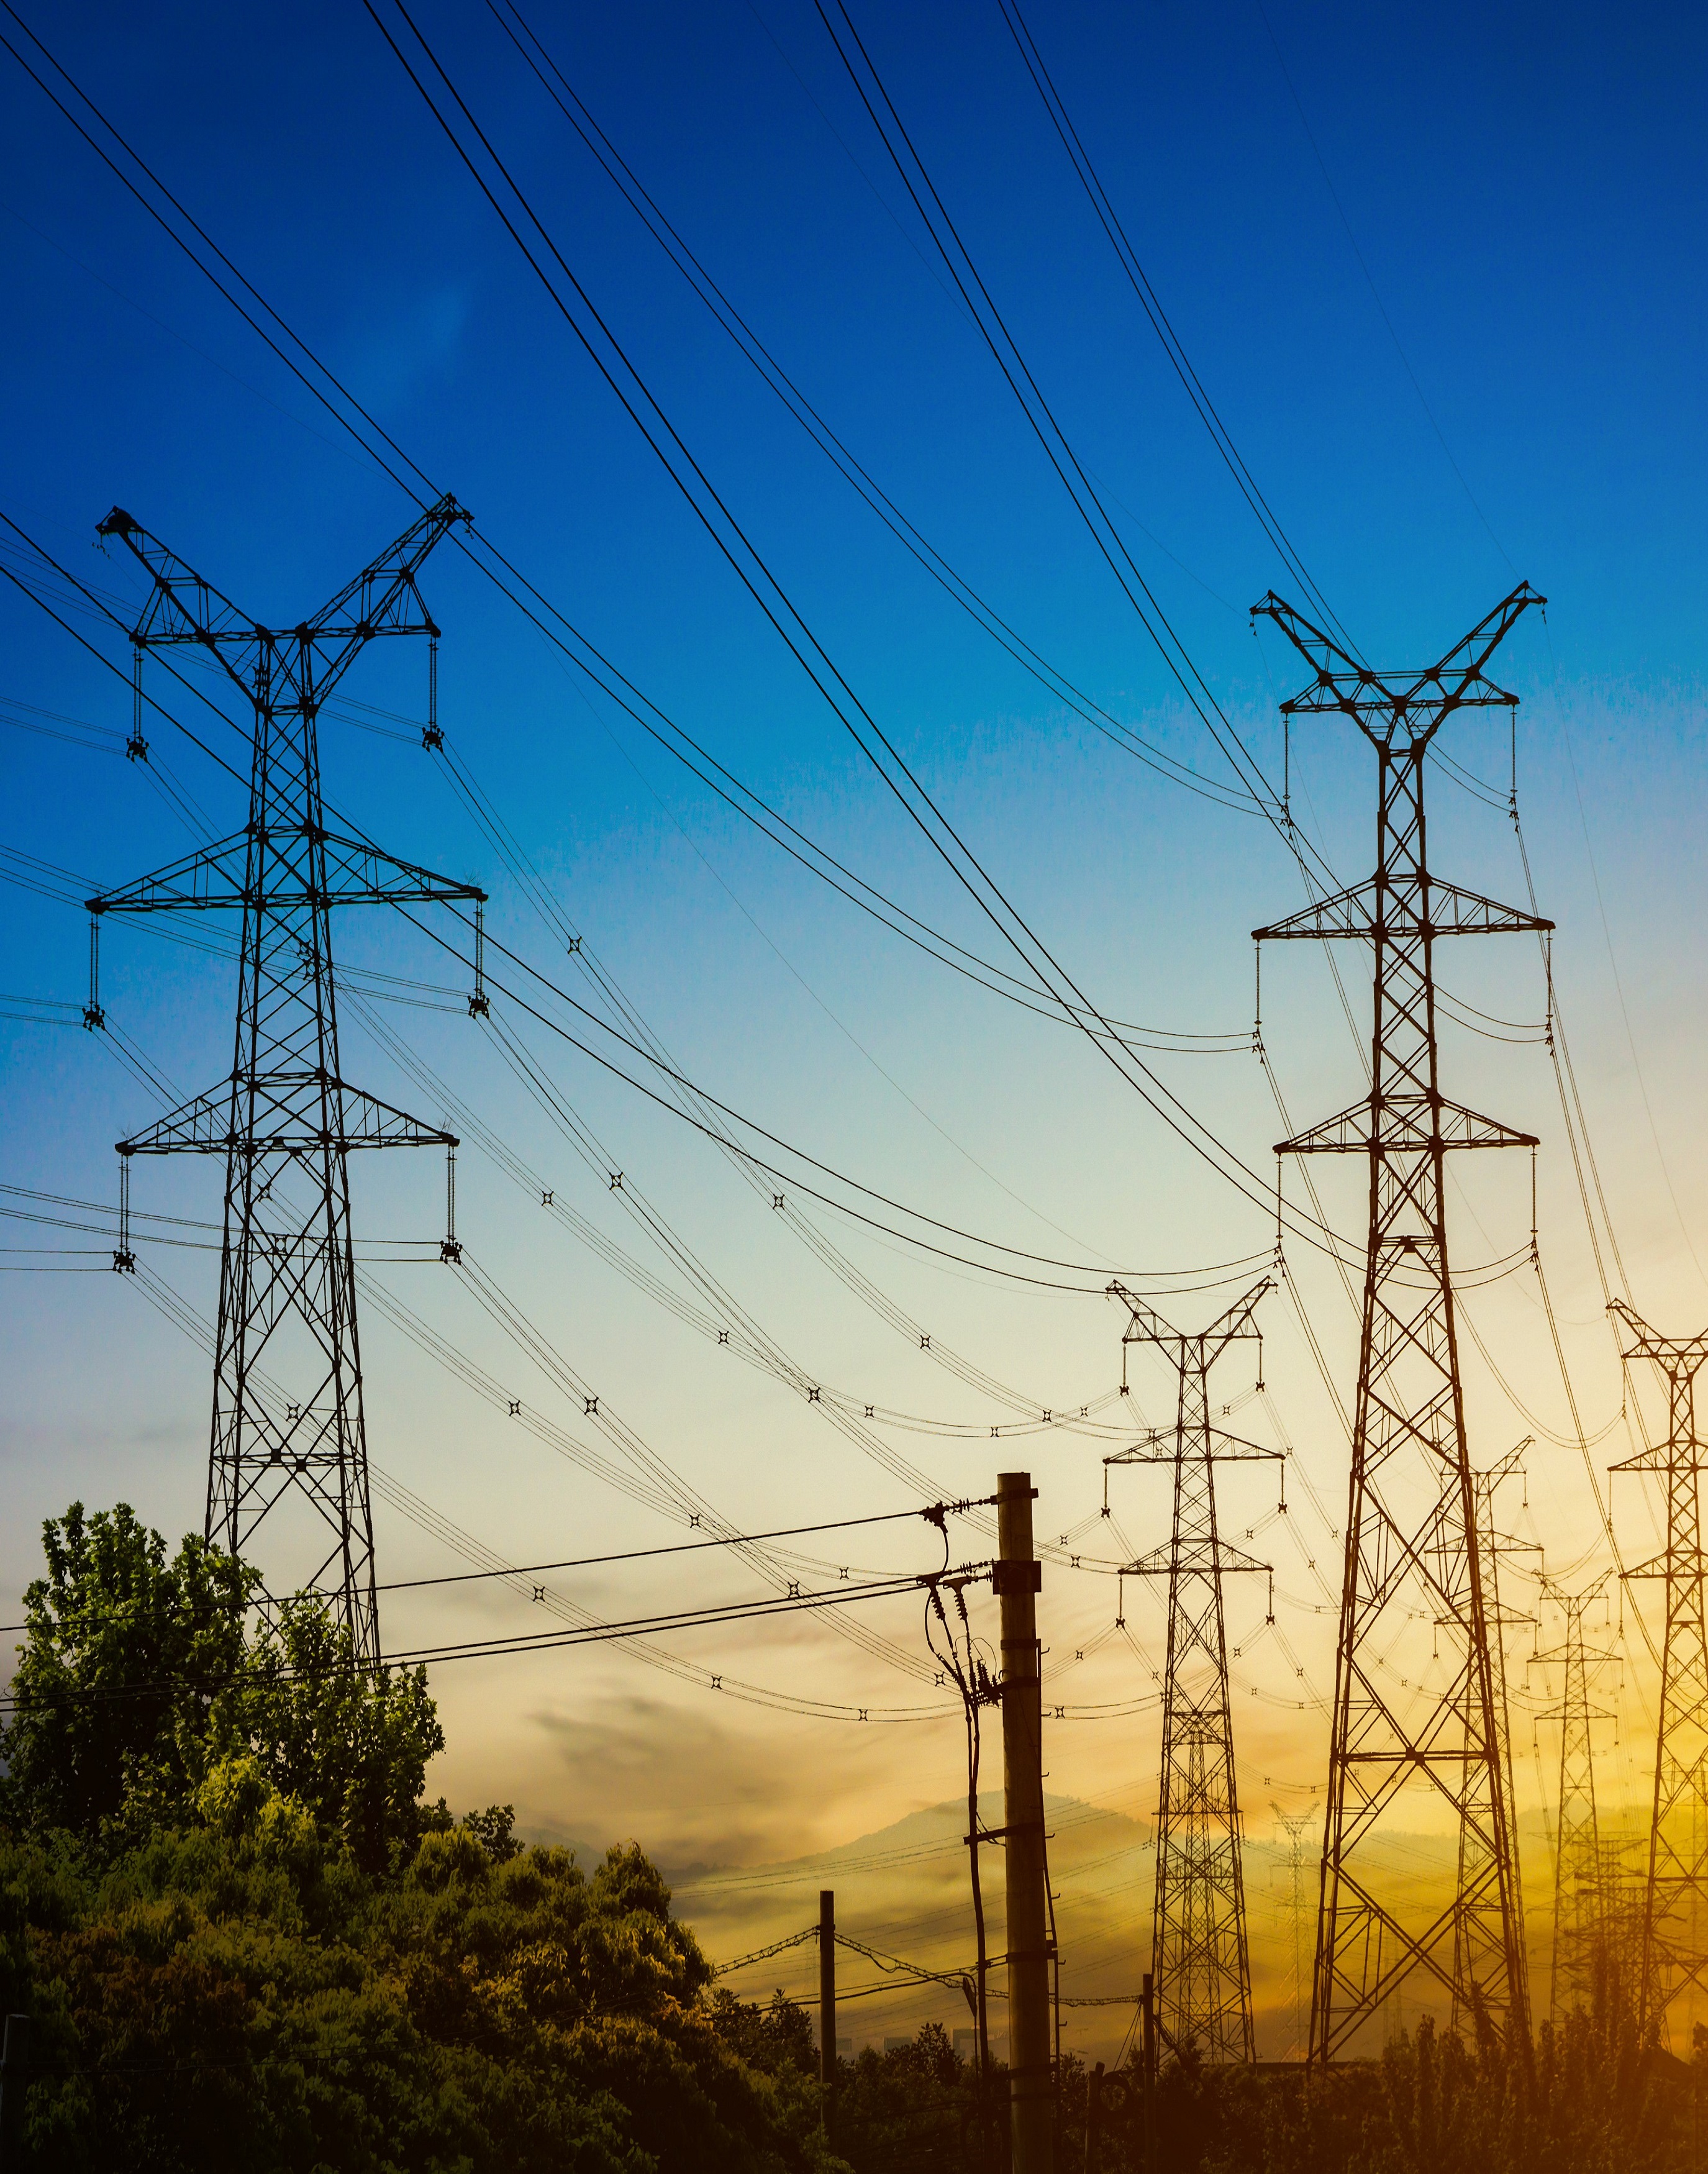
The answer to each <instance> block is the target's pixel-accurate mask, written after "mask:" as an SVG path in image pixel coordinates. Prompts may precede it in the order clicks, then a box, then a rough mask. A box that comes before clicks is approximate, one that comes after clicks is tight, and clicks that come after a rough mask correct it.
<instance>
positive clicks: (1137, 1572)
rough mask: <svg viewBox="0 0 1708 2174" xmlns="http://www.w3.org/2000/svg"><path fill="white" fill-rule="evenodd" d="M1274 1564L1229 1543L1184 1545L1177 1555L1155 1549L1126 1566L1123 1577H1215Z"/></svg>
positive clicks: (1267, 1569)
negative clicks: (1173, 1575)
mask: <svg viewBox="0 0 1708 2174" xmlns="http://www.w3.org/2000/svg"><path fill="white" fill-rule="evenodd" d="M1274 1567H1275V1566H1274V1564H1273V1563H1266V1562H1259V1561H1258V1560H1257V1557H1256V1556H1255V1555H1247V1554H1246V1552H1245V1550H1244V1549H1241V1548H1236V1547H1234V1546H1233V1545H1231V1544H1230V1543H1229V1542H1228V1541H1226V1540H1221V1541H1219V1542H1215V1543H1204V1544H1200V1545H1198V1546H1197V1547H1194V1546H1192V1545H1191V1544H1189V1543H1184V1542H1183V1543H1182V1544H1181V1547H1180V1549H1179V1551H1178V1553H1177V1554H1175V1553H1174V1552H1173V1551H1171V1550H1170V1549H1168V1548H1152V1549H1150V1551H1149V1554H1146V1555H1140V1556H1139V1557H1138V1559H1137V1560H1136V1561H1133V1562H1130V1563H1125V1564H1123V1565H1122V1576H1123V1577H1168V1576H1170V1575H1172V1574H1173V1573H1175V1572H1176V1571H1177V1572H1178V1573H1179V1575H1180V1576H1181V1577H1215V1576H1219V1574H1220V1573H1221V1572H1222V1571H1273V1569H1274Z"/></svg>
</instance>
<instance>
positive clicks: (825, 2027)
mask: <svg viewBox="0 0 1708 2174" xmlns="http://www.w3.org/2000/svg"><path fill="white" fill-rule="evenodd" d="M819 2082H820V2083H822V2084H823V2085H824V2089H825V2090H827V2091H834V2090H835V2088H836V1893H835V1889H834V1888H830V1887H821V1888H820V1889H819ZM829 2117H830V2107H829V2106H828V2104H827V2105H826V2106H825V2118H826V2121H827V2123H828V2121H829Z"/></svg>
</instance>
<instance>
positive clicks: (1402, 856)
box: [1253, 583, 1552, 2063]
mask: <svg viewBox="0 0 1708 2174" xmlns="http://www.w3.org/2000/svg"><path fill="white" fill-rule="evenodd" d="M1543 601H1545V600H1544V599H1543V598H1539V597H1538V595H1537V594H1536V592H1535V591H1534V590H1533V589H1532V588H1531V587H1529V585H1528V584H1527V583H1523V584H1521V585H1520V587H1517V588H1516V589H1515V590H1514V591H1513V592H1512V593H1511V595H1510V596H1509V597H1507V598H1505V599H1504V601H1503V602H1502V603H1500V604H1498V605H1497V606H1496V607H1495V608H1494V610H1493V611H1492V612H1490V613H1489V615H1488V617H1487V618H1486V619H1484V620H1482V622H1481V623H1480V624H1479V625H1477V626H1476V627H1474V628H1473V630H1472V631H1471V632H1470V633H1469V634H1467V635H1466V636H1465V638H1464V640H1463V641H1460V642H1458V643H1457V644H1456V645H1455V646H1454V647H1453V648H1452V649H1451V650H1449V651H1448V652H1447V654H1446V656H1445V657H1442V658H1441V659H1440V662H1438V663H1435V664H1434V665H1431V666H1430V667H1428V668H1425V669H1424V670H1422V671H1408V672H1403V673H1378V672H1375V671H1372V670H1370V669H1369V668H1367V667H1365V666H1364V665H1361V664H1359V662H1358V661H1357V660H1356V659H1355V658H1354V657H1349V655H1348V654H1347V652H1345V651H1344V650H1343V649H1342V648H1341V647H1340V646H1338V644H1337V643H1335V642H1333V641H1331V640H1330V639H1329V637H1328V636H1327V635H1325V634H1323V633H1322V632H1321V631H1320V630H1318V629H1317V628H1316V627H1315V626H1313V625H1311V623H1310V622H1309V621H1308V620H1306V619H1303V618H1301V617H1300V614H1298V613H1297V612H1295V610H1294V609H1293V608H1292V607H1291V605H1289V604H1287V603H1283V602H1282V601H1281V600H1280V598H1278V597H1276V596H1275V595H1273V593H1271V594H1270V595H1268V596H1267V597H1265V598H1264V599H1263V601H1262V603H1259V604H1257V606H1255V607H1254V610H1253V616H1254V618H1255V617H1256V616H1257V615H1259V614H1262V616H1264V617H1267V618H1269V619H1273V621H1274V622H1275V624H1276V625H1278V627H1279V628H1280V629H1281V630H1282V632H1283V633H1284V634H1285V635H1287V637H1288V639H1289V641H1291V642H1292V643H1293V645H1294V646H1295V648H1296V649H1297V650H1298V651H1299V652H1300V655H1301V656H1302V657H1304V658H1305V661H1306V662H1308V663H1309V664H1310V665H1311V668H1312V673H1313V679H1312V682H1311V685H1310V686H1308V687H1307V688H1305V690H1304V691H1303V692H1302V693H1300V694H1299V695H1295V696H1293V697H1292V698H1291V699H1290V700H1288V701H1285V702H1284V703H1283V704H1282V706H1281V707H1282V711H1283V712H1284V715H1286V716H1287V717H1295V716H1301V715H1311V714H1329V715H1338V716H1342V717H1349V718H1350V719H1351V720H1352V721H1353V722H1354V724H1356V725H1357V726H1358V727H1359V731H1360V732H1362V733H1363V734H1364V735H1365V738H1367V739H1368V740H1369V742H1370V745H1371V746H1372V747H1373V748H1374V749H1375V750H1376V771H1377V800H1376V807H1377V815H1376V873H1375V874H1374V875H1373V876H1372V877H1371V878H1370V879H1369V881H1367V882H1365V883H1362V884H1357V885H1355V886H1354V888H1352V889H1351V890H1345V891H1343V892H1341V893H1340V894H1339V895H1338V896H1336V897H1333V898H1330V899H1326V900H1320V901H1318V902H1317V903H1316V904H1314V905H1312V906H1309V907H1307V908H1306V909H1305V911H1303V912H1301V913H1297V914H1295V915H1293V916H1291V917H1289V919H1287V920H1285V921H1281V922H1276V923H1274V924H1273V926H1271V927H1267V928H1260V929H1257V930H1255V931H1254V932H1253V933H1254V935H1255V937H1256V938H1257V940H1258V941H1259V942H1260V943H1261V942H1266V941H1273V940H1277V939H1283V938H1326V939H1330V940H1332V939H1335V938H1356V939H1359V940H1361V941H1364V942H1366V943H1368V944H1370V945H1371V947H1372V949H1373V951H1374V955H1375V956H1374V1019H1373V1025H1372V1032H1371V1038H1370V1093H1369V1095H1368V1096H1367V1097H1365V1099H1364V1100H1363V1101H1359V1102H1358V1103H1356V1104H1354V1106H1353V1107H1351V1108H1350V1109H1348V1110H1345V1111H1342V1112H1341V1113H1340V1114H1339V1115H1338V1116H1337V1117H1330V1118H1328V1119H1327V1120H1326V1121H1325V1122H1322V1123H1321V1124H1318V1125H1316V1126H1313V1127H1312V1128H1311V1129H1310V1130H1309V1131H1307V1132H1305V1133H1300V1134H1299V1135H1298V1136H1297V1137H1296V1138H1293V1139H1289V1140H1284V1141H1282V1142H1280V1143H1279V1144H1278V1147H1277V1149H1276V1152H1277V1154H1278V1155H1318V1154H1324V1153H1343V1154H1346V1153H1351V1154H1359V1155H1365V1157H1366V1158H1367V1159H1368V1163H1369V1170H1370V1230H1369V1237H1368V1241H1367V1247H1366V1252H1365V1288H1364V1302H1363V1318H1362V1325H1361V1333H1360V1343H1359V1381H1358V1394H1357V1401H1356V1405H1355V1408H1354V1421H1353V1446H1352V1476H1351V1484H1350V1490H1349V1509H1348V1515H1347V1526H1346V1559H1345V1571H1344V1577H1343V1586H1342V1598H1341V1609H1340V1636H1339V1645H1338V1653H1337V1658H1336V1667H1335V1692H1334V1708H1333V1715H1332V1729H1331V1746H1330V1764H1329V1777H1328V1803H1327V1810H1326V1814H1325V1822H1324V1840H1323V1866H1322V1896H1321V1901H1320V1906H1319V1911H1318V1923H1317V1949H1316V1974H1315V1982H1314V1986H1313V1993H1312V2010H1311V2058H1312V2060H1313V2061H1316V2062H1318V2063H1326V2062H1328V2061H1330V2060H1332V2059H1334V2058H1337V2057H1339V2056H1343V2055H1345V2054H1347V2053H1349V2052H1351V2051H1352V2050H1354V2040H1355V2039H1356V2038H1357V2036H1358V2034H1359V2031H1361V2030H1362V2029H1363V2028H1364V2026H1365V2025H1367V2024H1368V2023H1370V2021H1371V2020H1373V2019H1374V2018H1375V2017H1376V2014H1377V2011H1378V2009H1380V2007H1381V2004H1382V2003H1383V2002H1384V2001H1385V2000H1386V1998H1388V1996H1389V1995H1390V1994H1392V1993H1394V1992H1395V1991H1396V1990H1397V1989H1398V1988H1399V1987H1402V1986H1403V1985H1405V1984H1406V1982H1407V1981H1408V1980H1409V1979H1412V1978H1413V1977H1416V1976H1419V1975H1421V1976H1422V1977H1424V1978H1425V1979H1427V1980H1430V1981H1433V1983H1434V1986H1435V1988H1436V1989H1437V1990H1438V1991H1439V1993H1441V1994H1444V1995H1445V1996H1446V1999H1447V2002H1448V2004H1449V2005H1450V2008H1451V2014H1452V2016H1453V2018H1454V2020H1464V2019H1468V2018H1469V2017H1470V2016H1471V2015H1473V2014H1480V2015H1481V2016H1482V2017H1483V2018H1484V2019H1486V2020H1487V2022H1488V2023H1489V2025H1492V2026H1493V2028H1494V2030H1495V2031H1497V2032H1498V2033H1499V2034H1500V2035H1501V2036H1503V2037H1505V2038H1506V2039H1508V2040H1509V2041H1511V2042H1513V2043H1515V2044H1517V2045H1522V2046H1527V2044H1528V2029H1529V2005H1528V1987H1527V1966H1526V1960H1525V1950H1524V1939H1523V1923H1524V1920H1523V1914H1522V1905H1521V1902H1520V1898H1519V1893H1518V1865H1517V1852H1516V1840H1515V1830H1514V1824H1513V1818H1512V1807H1511V1801H1510V1791H1509V1787H1508V1784H1507V1772H1506V1760H1505V1728H1504V1725H1503V1717H1502V1716H1501V1714H1500V1687H1499V1681H1498V1673H1497V1670H1496V1668H1495V1667H1494V1660H1493V1657H1492V1654H1491V1649H1490V1632H1491V1629H1492V1627H1493V1626H1492V1624H1491V1620H1490V1609H1489V1599H1488V1597H1487V1595H1486V1594H1485V1591H1484V1584H1485V1579H1484V1563H1483V1560H1482V1550H1481V1549H1480V1548H1479V1547H1478V1539H1477V1506H1476V1494H1475V1475H1474V1474H1473V1470H1472V1467H1471V1462H1470V1458H1469V1456H1468V1454H1467V1445H1466V1436H1465V1414H1464V1399H1463V1394H1462V1388H1461V1385H1460V1376H1459V1357H1458V1346H1457V1334H1456V1329H1455V1323H1454V1312H1453V1291H1452V1284H1451V1277H1450V1274H1449V1269H1448V1260H1447V1233H1446V1219H1445V1212H1444V1207H1443V1198H1442V1195H1443V1190H1444V1166H1445V1162H1446V1154H1447V1152H1448V1150H1449V1149H1469V1148H1503V1147H1534V1146H1535V1144H1536V1142H1535V1140H1534V1138H1532V1135H1530V1134H1529V1133H1519V1132H1515V1131H1513V1130H1512V1129H1511V1128H1510V1127H1508V1126H1506V1125H1503V1124H1500V1123H1497V1122H1495V1121H1494V1120H1493V1119H1492V1118H1489V1117H1482V1116H1480V1115H1478V1112H1477V1111H1473V1110H1468V1109H1464V1108H1462V1107H1460V1106H1458V1105H1457V1104H1456V1103H1453V1102H1450V1101H1448V1100H1447V1099H1446V1096H1445V1095H1443V1094H1442V1093H1441V1090H1440V1079H1439V1076H1438V1075H1439V1067H1438V1057H1437V1043H1436V1027H1435V957H1434V955H1435V942H1436V940H1437V939H1438V938H1440V937H1443V936H1469V935H1493V934H1497V933H1503V932H1507V931H1516V930H1522V929H1547V928H1549V927H1551V926H1552V924H1551V923H1550V922H1546V921H1543V920H1541V919H1539V918H1538V917H1536V916H1535V915H1532V914H1526V913H1519V912H1516V911H1513V910H1512V909H1511V908H1510V907H1507V906H1500V905H1497V904H1496V903H1495V902H1494V900H1490V899H1487V898H1484V897H1482V896H1480V895H1478V894H1477V893H1475V892H1473V891H1467V890H1462V888H1460V886H1458V885H1457V884H1451V883H1446V882H1443V881H1442V880H1441V879H1440V878H1439V877H1435V876H1433V875H1431V873H1430V868H1429V862H1428V856H1427V852H1426V834H1425V830H1424V757H1425V754H1426V753H1427V751H1428V749H1429V746H1430V741H1431V740H1432V739H1433V738H1434V737H1435V733H1437V731H1438V730H1439V729H1440V727H1441V725H1442V723H1443V722H1445V721H1446V719H1447V718H1448V717H1451V716H1452V715H1453V713H1454V712H1455V711H1457V710H1460V709H1465V708H1473V707H1484V706H1500V707H1504V708H1508V709H1510V708H1511V706H1513V705H1514V704H1515V703H1516V699H1517V698H1516V696H1515V695H1510V694H1507V693H1505V691H1504V690H1501V689H1500V688H1499V687H1497V686H1495V685H1494V684H1493V683H1492V682H1491V681H1490V680H1489V679H1488V678H1487V677H1486V676H1485V673H1484V667H1485V666H1486V665H1487V663H1488V662H1489V657H1491V656H1492V655H1493V653H1494V650H1495V648H1496V647H1497V646H1499V644H1500V641H1502V640H1503V639H1504V638H1505V635H1506V634H1507V633H1508V631H1509V630H1511V626H1512V625H1513V624H1514V622H1515V621H1516V619H1517V618H1518V617H1519V615H1520V614H1521V613H1522V612H1523V611H1524V610H1525V609H1526V608H1527V606H1529V605H1530V604H1532V603H1542V602H1543ZM1419 1613H1421V1614H1424V1617H1425V1620H1433V1621H1434V1622H1435V1625H1437V1630H1438V1635H1439V1636H1440V1641H1441V1642H1442V1644H1443V1645H1444V1646H1445V1647H1446V1669H1445V1675H1444V1678H1437V1679H1435V1680H1434V1681H1431V1682H1430V1683H1429V1684H1425V1683H1424V1682H1423V1681H1422V1680H1420V1679H1419V1678H1418V1677H1415V1676H1413V1677H1411V1678H1410V1679H1408V1680H1403V1679H1401V1678H1400V1676H1399V1675H1398V1674H1397V1672H1395V1673H1393V1674H1390V1673H1388V1671H1387V1669H1386V1668H1385V1666H1384V1662H1385V1658H1386V1654H1387V1652H1388V1651H1389V1649H1390V1648H1391V1647H1394V1646H1395V1645H1396V1643H1397V1641H1400V1640H1402V1639H1403V1637H1404V1636H1405V1632H1406V1628H1407V1625H1408V1618H1409V1617H1410V1616H1412V1615H1413V1614H1419ZM1419 1787H1422V1788H1426V1789H1427V1790H1428V1791H1430V1793H1432V1794H1433V1795H1434V1797H1435V1800H1436V1803H1437V1804H1438V1805H1439V1806H1440V1809H1442V1810H1444V1811H1445V1812H1446V1814H1447V1815H1448V1817H1449V1818H1450V1819H1451V1822H1452V1824H1453V1825H1454V1826H1455V1828H1456V1829H1457V1836H1458V1841H1459V1863H1460V1873H1459V1879H1458V1882H1457V1892H1456V1893H1455V1895H1454V1896H1453V1899H1452V1900H1451V1901H1450V1902H1449V1903H1448V1904H1447V1906H1446V1907H1445V1908H1444V1909H1442V1910H1440V1911H1439V1912H1434V1913H1433V1914H1431V1913H1430V1912H1429V1911H1428V1910H1427V1909H1424V1910H1419V1909H1418V1908H1415V1907H1408V1906H1407V1905H1406V1904H1405V1903H1404V1902H1403V1900H1402V1899H1401V1896H1402V1882H1401V1879H1400V1878H1399V1876H1398V1875H1397V1874H1395V1872H1394V1871H1393V1870H1392V1860H1391V1859H1390V1858H1386V1852H1385V1848H1384V1844H1385V1842H1386V1838H1387V1836H1390V1835H1397V1834H1398V1833H1400V1832H1402V1831H1407V1830H1408V1829H1409V1830H1410V1831H1415V1827H1416V1822H1417V1819H1418V1816H1419V1806H1418V1804H1417V1803H1416V1797H1417V1794H1418V1793H1419Z"/></svg>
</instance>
